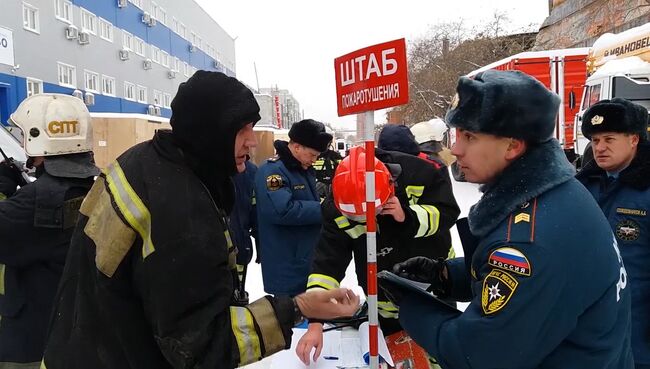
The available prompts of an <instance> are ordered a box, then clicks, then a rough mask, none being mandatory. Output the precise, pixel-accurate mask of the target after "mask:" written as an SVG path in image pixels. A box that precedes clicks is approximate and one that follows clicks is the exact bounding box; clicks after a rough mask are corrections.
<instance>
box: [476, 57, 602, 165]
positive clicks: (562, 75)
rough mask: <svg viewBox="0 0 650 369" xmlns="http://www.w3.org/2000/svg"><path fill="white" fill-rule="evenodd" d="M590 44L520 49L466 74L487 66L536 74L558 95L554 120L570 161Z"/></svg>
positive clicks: (574, 159) (556, 136) (573, 152)
mask: <svg viewBox="0 0 650 369" xmlns="http://www.w3.org/2000/svg"><path fill="white" fill-rule="evenodd" d="M589 50H590V49H589V48H587V47H585V48H572V49H561V50H546V51H529V52H523V53H519V54H516V55H513V56H510V57H507V58H505V59H501V60H499V61H496V62H494V63H492V64H488V65H486V66H484V67H482V68H479V69H477V70H474V71H472V72H470V73H469V74H468V75H467V76H468V77H473V76H475V75H476V74H478V73H480V72H482V71H485V70H488V69H497V70H518V71H521V72H523V73H526V74H528V75H530V76H532V77H535V78H536V79H537V80H538V81H540V82H541V83H543V84H544V86H546V87H547V88H548V89H549V90H551V91H553V92H555V93H556V94H558V96H560V99H561V104H560V107H559V108H558V114H557V118H556V121H555V138H557V139H558V141H559V142H560V144H561V145H562V147H563V148H564V152H565V153H566V155H567V158H568V159H569V161H571V162H575V161H576V159H578V155H577V153H576V151H575V126H574V124H575V116H576V114H577V113H578V111H579V106H580V101H581V100H582V95H583V91H584V85H585V81H586V79H587V60H588V59H587V57H588V55H589Z"/></svg>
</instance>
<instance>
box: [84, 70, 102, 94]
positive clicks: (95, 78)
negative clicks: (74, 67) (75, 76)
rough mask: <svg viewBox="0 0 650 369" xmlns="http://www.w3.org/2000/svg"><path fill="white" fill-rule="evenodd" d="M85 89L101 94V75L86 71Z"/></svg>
mask: <svg viewBox="0 0 650 369" xmlns="http://www.w3.org/2000/svg"><path fill="white" fill-rule="evenodd" d="M84 81H85V82H84V88H85V89H86V91H90V92H99V74H98V73H95V72H91V71H89V70H86V71H84Z"/></svg>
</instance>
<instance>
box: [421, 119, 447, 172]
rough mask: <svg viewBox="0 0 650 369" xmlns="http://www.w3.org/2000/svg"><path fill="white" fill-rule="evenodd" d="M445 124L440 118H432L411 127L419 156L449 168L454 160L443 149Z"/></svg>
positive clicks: (445, 148) (444, 148)
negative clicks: (418, 149)
mask: <svg viewBox="0 0 650 369" xmlns="http://www.w3.org/2000/svg"><path fill="white" fill-rule="evenodd" d="M448 130H449V127H447V124H446V123H445V122H444V121H443V120H442V119H440V118H433V119H431V120H427V121H424V122H420V123H416V124H414V125H412V126H411V132H412V133H413V136H414V137H415V141H416V142H417V143H418V145H419V146H420V154H419V156H420V157H422V158H427V159H429V160H432V161H436V162H441V163H442V164H443V165H445V166H447V167H448V166H450V165H451V164H452V163H453V162H454V161H455V160H456V158H455V157H454V156H453V155H451V153H450V151H449V149H448V148H447V147H445V141H446V140H445V133H446V132H447V131H448Z"/></svg>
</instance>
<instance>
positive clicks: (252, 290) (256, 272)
mask: <svg viewBox="0 0 650 369" xmlns="http://www.w3.org/2000/svg"><path fill="white" fill-rule="evenodd" d="M452 182H453V190H454V196H455V197H456V201H457V202H458V206H459V207H460V211H461V213H460V218H462V217H466V216H467V213H468V212H469V208H470V207H471V206H472V205H474V204H475V203H476V202H477V201H478V200H479V198H480V197H481V195H480V192H479V191H478V185H475V184H472V183H464V182H456V181H454V180H453V178H452ZM451 236H452V242H453V247H454V251H456V256H462V255H463V247H462V246H461V244H460V239H459V237H458V232H457V231H456V227H455V226H454V227H453V228H452V230H451ZM253 260H254V258H253ZM341 286H342V287H348V288H352V289H353V290H354V291H355V292H357V293H358V294H359V295H363V290H362V289H361V287H360V286H359V285H358V283H357V275H356V273H355V271H354V264H353V263H350V265H349V266H348V269H347V271H346V272H345V278H344V279H343V281H341ZM246 291H248V293H249V297H250V301H255V300H257V299H258V298H260V297H263V296H264V295H265V293H264V284H263V282H262V269H261V266H260V264H256V263H254V262H251V263H250V264H249V265H248V275H247V277H246ZM466 306H467V304H460V306H459V308H460V309H464V308H465V307H466ZM272 359H273V358H272V357H268V358H266V359H264V360H262V361H260V362H258V363H254V364H251V365H247V366H244V367H242V368H246V369H268V368H270V367H271V362H272Z"/></svg>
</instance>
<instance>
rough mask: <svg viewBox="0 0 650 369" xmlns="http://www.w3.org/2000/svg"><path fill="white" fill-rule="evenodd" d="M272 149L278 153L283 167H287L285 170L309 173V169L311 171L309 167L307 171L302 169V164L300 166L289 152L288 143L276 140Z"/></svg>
mask: <svg viewBox="0 0 650 369" xmlns="http://www.w3.org/2000/svg"><path fill="white" fill-rule="evenodd" d="M273 147H275V151H276V152H277V153H278V156H279V157H280V160H282V163H284V166H285V167H287V169H289V170H291V171H295V170H303V171H309V170H310V169H311V170H313V167H309V168H307V169H303V168H302V164H300V162H299V161H298V159H296V158H295V157H294V156H293V154H292V153H291V150H289V143H288V142H287V141H282V140H276V141H275V142H274V143H273Z"/></svg>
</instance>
